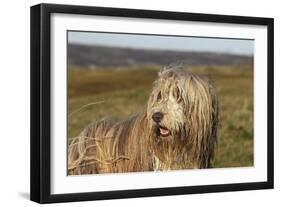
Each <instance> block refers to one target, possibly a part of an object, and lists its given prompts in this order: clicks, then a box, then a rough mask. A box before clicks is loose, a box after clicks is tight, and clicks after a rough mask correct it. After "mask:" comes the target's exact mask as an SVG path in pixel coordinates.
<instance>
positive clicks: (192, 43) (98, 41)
mask: <svg viewBox="0 0 281 207" xmlns="http://www.w3.org/2000/svg"><path fill="white" fill-rule="evenodd" d="M68 41H69V42H70V43H82V44H87V45H103V46H113V47H114V46H117V47H130V48H137V49H138V48H141V49H163V50H181V51H199V52H200V51H208V52H219V53H231V54H241V55H252V54H253V53H254V40H243V39H221V38H198V37H177V36H159V35H157V36H156V35H135V34H120V33H97V32H72V31H71V32H68Z"/></svg>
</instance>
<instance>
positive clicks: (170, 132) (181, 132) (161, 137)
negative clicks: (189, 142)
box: [151, 123, 187, 143]
mask: <svg viewBox="0 0 281 207" xmlns="http://www.w3.org/2000/svg"><path fill="white" fill-rule="evenodd" d="M177 126H178V127H176V129H173V128H169V127H167V126H166V125H163V124H161V123H159V124H157V123H152V129H151V130H152V133H153V137H154V138H155V139H156V140H157V142H169V143H174V142H178V141H184V140H185V139H186V138H187V137H186V136H187V133H186V132H187V130H186V128H185V127H184V125H183V124H178V125H177Z"/></svg>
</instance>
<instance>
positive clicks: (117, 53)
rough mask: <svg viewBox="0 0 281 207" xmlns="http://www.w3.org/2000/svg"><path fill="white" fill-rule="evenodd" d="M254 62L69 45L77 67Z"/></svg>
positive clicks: (207, 55) (70, 58) (234, 57)
mask: <svg viewBox="0 0 281 207" xmlns="http://www.w3.org/2000/svg"><path fill="white" fill-rule="evenodd" d="M252 62H253V57H252V56H243V55H234V54H223V53H212V52H193V51H188V52H186V51H172V50H147V49H131V48H120V47H103V46H92V45H91V46H89V45H82V44H69V45H68V64H69V65H75V66H86V67H89V66H128V65H148V64H157V65H169V64H181V65H241V64H251V63H252Z"/></svg>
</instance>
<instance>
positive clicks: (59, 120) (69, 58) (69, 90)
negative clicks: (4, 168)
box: [30, 4, 274, 203]
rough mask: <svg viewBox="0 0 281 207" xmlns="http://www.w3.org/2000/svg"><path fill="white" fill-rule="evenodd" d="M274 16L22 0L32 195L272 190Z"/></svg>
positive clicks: (48, 199) (78, 197) (62, 198)
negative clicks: (27, 9) (25, 2)
mask: <svg viewBox="0 0 281 207" xmlns="http://www.w3.org/2000/svg"><path fill="white" fill-rule="evenodd" d="M273 163H274V162H273V19H271V18H261V17H242V16H226V15H214V14H195V13H180V12H168V11H152V10H134V9H121V8H102V7H87V6H71V5H54V4H40V5H35V6H33V7H31V183H30V187H31V200H33V201H36V202H39V203H52V202H69V201H86V200H100V199H117V198H132V197H145V196H164V195H178V194H194V193H211V192H223V191H240V190H254V189H271V188H273Z"/></svg>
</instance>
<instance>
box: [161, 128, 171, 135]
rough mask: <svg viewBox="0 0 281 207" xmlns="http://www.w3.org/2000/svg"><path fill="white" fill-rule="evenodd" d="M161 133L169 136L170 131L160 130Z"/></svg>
mask: <svg viewBox="0 0 281 207" xmlns="http://www.w3.org/2000/svg"><path fill="white" fill-rule="evenodd" d="M160 133H161V134H162V135H168V134H169V130H168V129H163V128H160Z"/></svg>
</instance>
